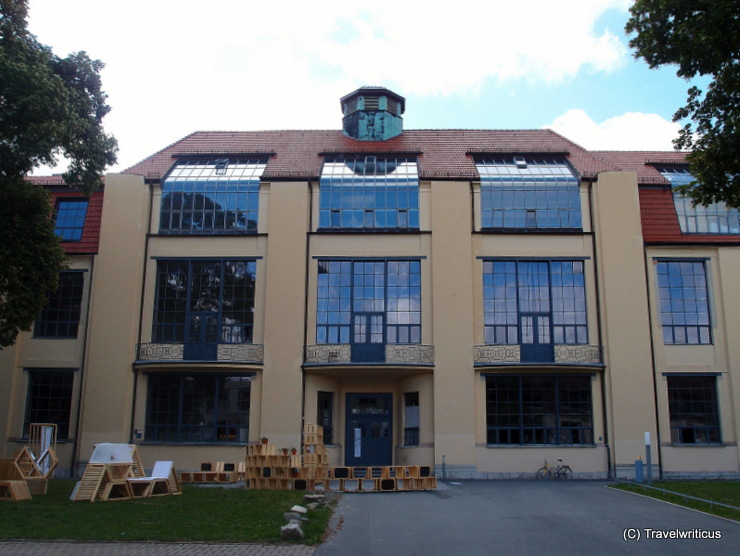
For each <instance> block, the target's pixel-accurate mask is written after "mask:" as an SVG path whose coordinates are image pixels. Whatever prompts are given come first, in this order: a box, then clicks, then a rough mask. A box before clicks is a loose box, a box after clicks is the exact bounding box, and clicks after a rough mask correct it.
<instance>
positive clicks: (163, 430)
mask: <svg viewBox="0 0 740 556" xmlns="http://www.w3.org/2000/svg"><path fill="white" fill-rule="evenodd" d="M250 395H251V379H250V377H249V376H243V375H235V376H226V375H209V374H190V375H186V374H165V373H161V374H150V375H149V381H148V398H147V417H146V440H147V441H148V442H174V443H178V442H182V443H190V442H192V443H200V442H202V443H214V444H235V443H236V444H242V443H246V442H247V441H248V440H249V405H250Z"/></svg>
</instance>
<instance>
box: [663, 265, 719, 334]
mask: <svg viewBox="0 0 740 556" xmlns="http://www.w3.org/2000/svg"><path fill="white" fill-rule="evenodd" d="M656 267H657V271H658V300H659V303H660V320H661V324H662V325H663V341H664V342H665V343H666V344H710V343H712V334H711V320H710V316H709V292H708V288H707V272H706V264H705V262H704V261H686V260H675V261H657V262H656Z"/></svg>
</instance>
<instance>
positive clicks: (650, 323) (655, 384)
mask: <svg viewBox="0 0 740 556" xmlns="http://www.w3.org/2000/svg"><path fill="white" fill-rule="evenodd" d="M642 250H643V255H644V256H643V264H644V265H645V289H646V291H647V305H648V307H647V309H648V311H647V314H648V326H649V327H650V359H651V363H652V366H653V368H652V373H653V408H654V409H655V442H656V443H657V446H658V477H659V478H660V480H661V481H662V480H663V448H662V447H661V444H660V416H659V415H658V377H657V370H658V365H657V363H656V362H655V335H654V334H653V312H652V306H653V303H652V299H651V296H650V271H649V269H648V264H647V261H648V254H647V246H646V245H645V242H644V241H643V246H642Z"/></svg>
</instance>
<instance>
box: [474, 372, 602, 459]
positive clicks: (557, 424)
mask: <svg viewBox="0 0 740 556" xmlns="http://www.w3.org/2000/svg"><path fill="white" fill-rule="evenodd" d="M486 425H487V433H488V438H487V442H488V444H489V445H501V444H503V445H506V444H519V445H526V444H566V445H567V444H593V442H594V440H593V438H594V432H593V409H592V403H591V377H590V376H583V375H560V376H557V375H555V376H553V375H547V376H533V375H517V376H487V377H486Z"/></svg>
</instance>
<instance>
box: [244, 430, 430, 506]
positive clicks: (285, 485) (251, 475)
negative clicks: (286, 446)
mask: <svg viewBox="0 0 740 556" xmlns="http://www.w3.org/2000/svg"><path fill="white" fill-rule="evenodd" d="M303 439H304V443H303V454H302V456H293V455H285V454H283V455H281V453H280V452H279V451H278V449H277V448H276V447H275V446H273V445H271V444H267V443H265V444H251V445H249V446H247V462H246V480H245V486H246V487H247V488H254V489H273V490H311V491H313V490H323V491H337V492H397V491H405V490H434V489H436V488H437V478H436V477H434V476H433V474H432V469H431V467H429V466H377V467H333V468H332V467H330V466H329V456H328V453H327V449H326V446H324V439H323V429H322V427H320V426H319V425H306V426H305V428H304V431H303Z"/></svg>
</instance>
